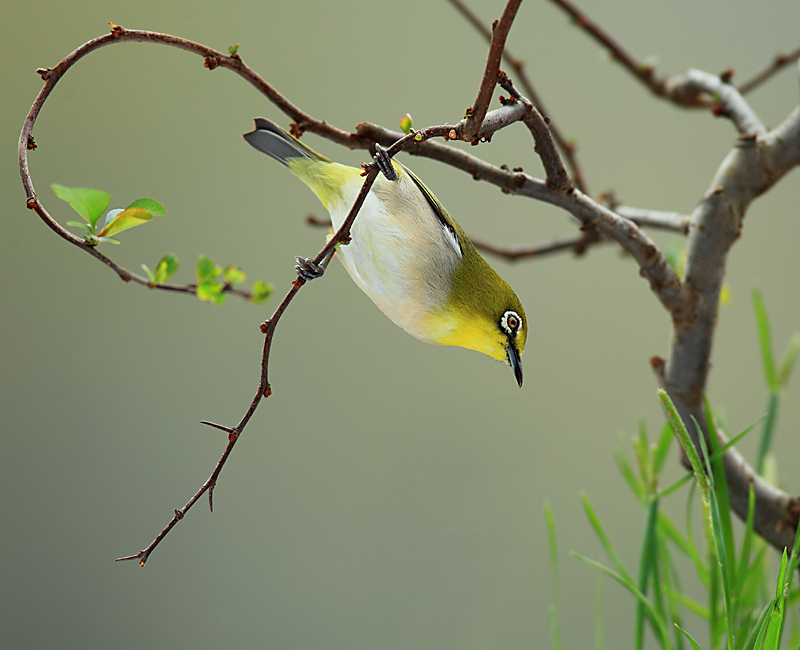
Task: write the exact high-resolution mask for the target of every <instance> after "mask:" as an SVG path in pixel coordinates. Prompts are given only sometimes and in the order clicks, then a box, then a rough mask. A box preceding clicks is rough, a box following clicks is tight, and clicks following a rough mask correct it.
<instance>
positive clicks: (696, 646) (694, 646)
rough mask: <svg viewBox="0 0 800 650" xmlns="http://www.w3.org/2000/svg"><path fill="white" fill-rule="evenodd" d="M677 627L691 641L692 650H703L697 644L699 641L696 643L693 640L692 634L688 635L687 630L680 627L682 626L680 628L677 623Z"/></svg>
mask: <svg viewBox="0 0 800 650" xmlns="http://www.w3.org/2000/svg"><path fill="white" fill-rule="evenodd" d="M675 627H677V628H678V629H679V630H680V631H681V632H683V635H684V636H685V637H686V638H687V639H689V643H691V644H692V650H701V648H700V646H699V645H698V644H697V641H695V640H694V639H693V638H692V635H691V634H689V633H688V632H687V631H686V630H684V629H683V628H682V627H680V626H679V625H678V624H677V623H676V624H675Z"/></svg>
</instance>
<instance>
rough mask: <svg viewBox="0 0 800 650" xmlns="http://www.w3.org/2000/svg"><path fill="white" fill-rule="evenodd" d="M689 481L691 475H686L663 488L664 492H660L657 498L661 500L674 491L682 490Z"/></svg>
mask: <svg viewBox="0 0 800 650" xmlns="http://www.w3.org/2000/svg"><path fill="white" fill-rule="evenodd" d="M691 480H692V475H691V474H687V475H686V476H684V477H683V478H680V479H678V480H677V481H675V483H673V484H672V485H670V486H669V487H668V488H665V489H664V490H661V492H659V493H658V497H659V498H660V499H663V498H664V497H666V496H669V495H670V494H672V493H673V492H675V490H679V489H680V488H682V487H683V486H684V485H686V484H687V483H688V482H689V481H691Z"/></svg>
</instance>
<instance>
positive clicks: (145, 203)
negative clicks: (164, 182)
mask: <svg viewBox="0 0 800 650" xmlns="http://www.w3.org/2000/svg"><path fill="white" fill-rule="evenodd" d="M128 208H142V210H147V211H148V212H149V213H150V214H152V215H153V216H154V217H163V216H164V215H165V214H167V211H166V209H165V208H164V206H163V205H161V204H160V203H159V202H158V201H156V200H155V199H136V200H135V201H134V202H133V203H131V204H130V205H129V206H128ZM128 208H126V209H128Z"/></svg>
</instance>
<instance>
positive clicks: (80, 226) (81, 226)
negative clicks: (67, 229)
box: [67, 221, 92, 232]
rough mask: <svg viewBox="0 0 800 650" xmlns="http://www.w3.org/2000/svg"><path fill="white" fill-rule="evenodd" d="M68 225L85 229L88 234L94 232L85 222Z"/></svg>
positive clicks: (72, 222)
mask: <svg viewBox="0 0 800 650" xmlns="http://www.w3.org/2000/svg"><path fill="white" fill-rule="evenodd" d="M67 225H68V226H75V227H76V228H83V229H84V230H85V231H86V232H92V227H91V226H90V225H89V224H88V223H86V222H85V221H67Z"/></svg>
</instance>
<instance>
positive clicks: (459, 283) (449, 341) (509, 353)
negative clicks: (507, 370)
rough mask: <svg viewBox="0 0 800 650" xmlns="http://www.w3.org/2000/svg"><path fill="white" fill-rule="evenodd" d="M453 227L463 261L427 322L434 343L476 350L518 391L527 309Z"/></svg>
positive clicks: (526, 329)
mask: <svg viewBox="0 0 800 650" xmlns="http://www.w3.org/2000/svg"><path fill="white" fill-rule="evenodd" d="M453 223H454V225H455V228H456V232H457V233H458V237H459V240H460V242H461V247H462V250H463V251H464V259H463V260H462V262H461V264H460V265H459V266H458V267H457V268H456V269H455V271H454V272H453V274H452V275H451V278H450V281H451V288H450V293H449V295H448V298H447V301H446V302H445V304H444V305H443V306H442V309H441V310H440V311H438V312H436V313H434V314H432V315H431V317H430V323H429V327H430V328H431V330H432V331H434V332H435V333H436V334H435V339H436V340H435V342H436V343H438V344H439V345H457V346H460V347H462V348H467V349H469V350H476V351H478V352H482V353H483V354H486V355H488V356H490V357H492V358H493V359H497V360H498V361H503V362H505V363H507V364H508V365H510V366H511V368H512V370H513V371H514V376H515V377H516V379H517V383H518V384H519V385H520V386H522V361H521V357H522V353H523V351H524V350H525V341H526V339H527V336H528V324H527V320H526V319H525V310H524V309H523V308H522V303H521V302H520V300H519V298H517V294H515V293H514V290H513V289H512V288H511V287H510V286H508V284H507V283H506V281H505V280H503V278H501V277H500V276H499V275H498V274H497V273H496V272H495V270H494V269H493V268H492V267H491V266H489V264H488V263H487V262H486V260H484V259H483V258H482V257H481V255H480V253H478V251H477V250H476V249H475V246H473V244H472V242H470V240H469V238H468V237H467V236H466V235H465V234H464V233H463V231H462V230H461V228H460V226H458V224H456V223H455V222H453Z"/></svg>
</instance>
